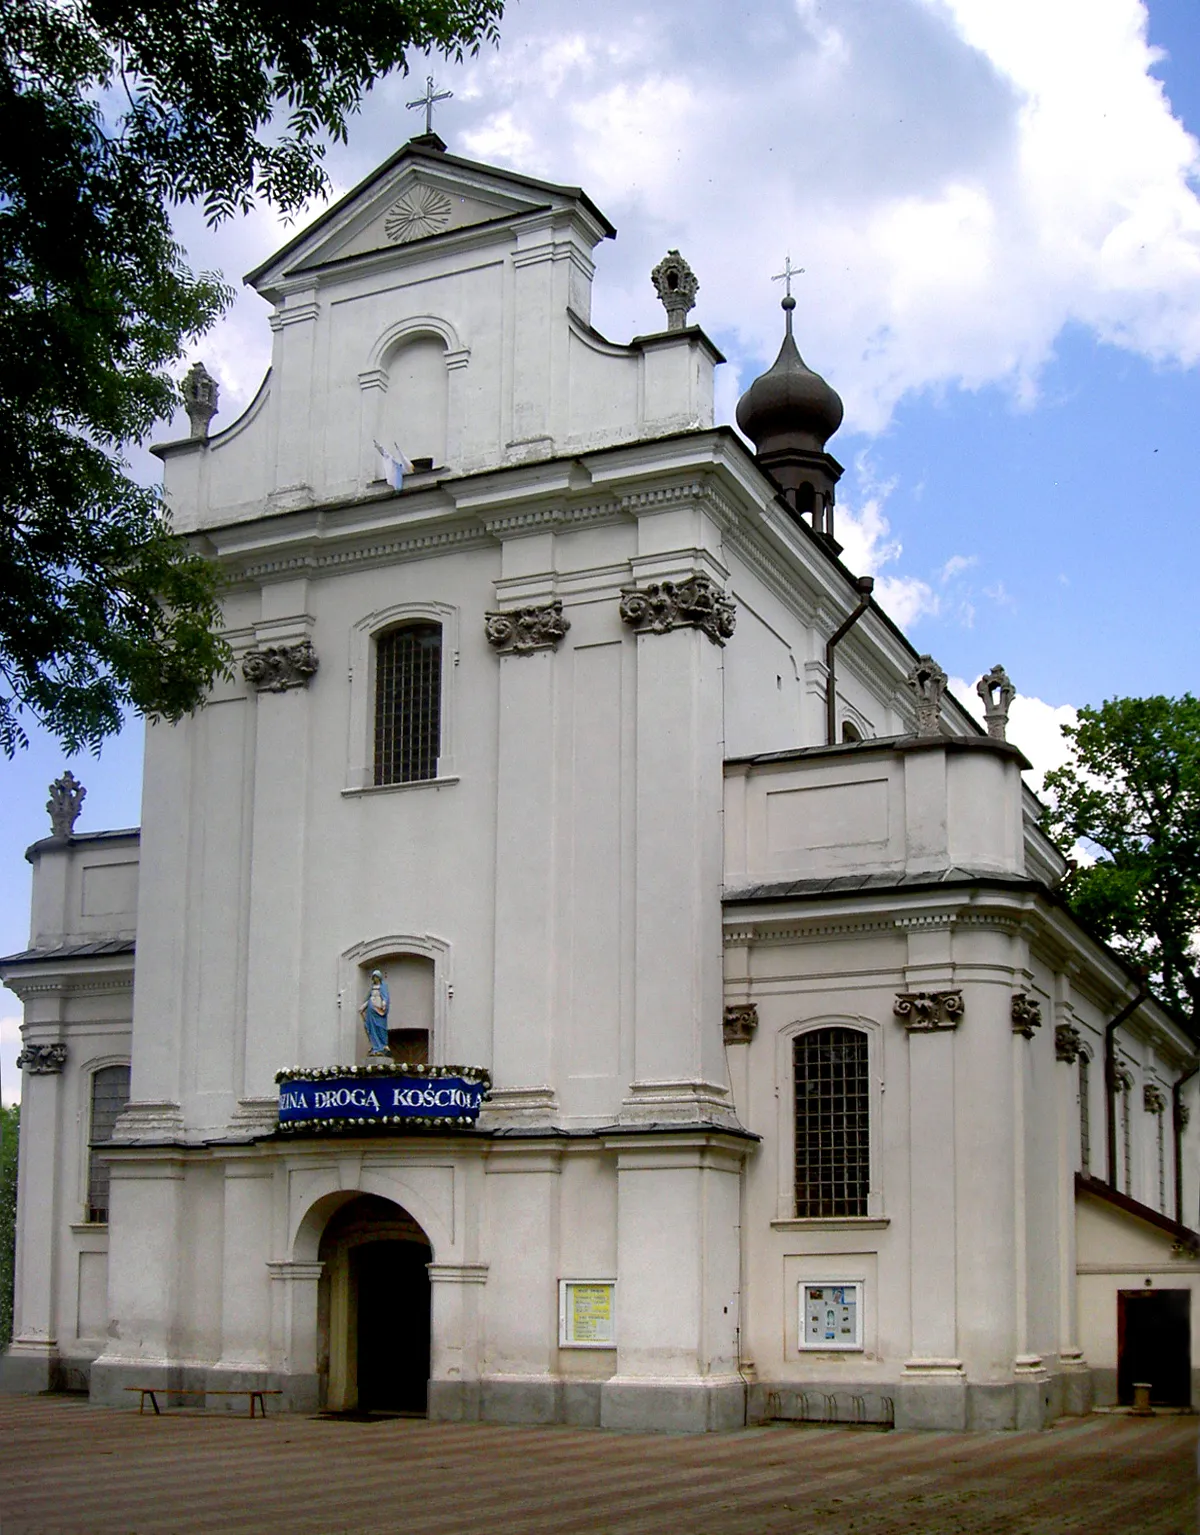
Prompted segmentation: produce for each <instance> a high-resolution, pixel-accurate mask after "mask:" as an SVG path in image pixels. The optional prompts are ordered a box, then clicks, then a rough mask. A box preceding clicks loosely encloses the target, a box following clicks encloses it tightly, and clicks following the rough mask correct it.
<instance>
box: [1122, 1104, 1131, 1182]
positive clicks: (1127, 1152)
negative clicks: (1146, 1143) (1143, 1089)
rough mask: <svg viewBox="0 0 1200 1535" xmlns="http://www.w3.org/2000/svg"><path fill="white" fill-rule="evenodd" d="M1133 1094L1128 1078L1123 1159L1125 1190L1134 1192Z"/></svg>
mask: <svg viewBox="0 0 1200 1535" xmlns="http://www.w3.org/2000/svg"><path fill="white" fill-rule="evenodd" d="M1131 1095H1132V1084H1131V1083H1130V1082H1129V1080H1128V1078H1126V1080H1125V1081H1123V1082H1122V1083H1121V1150H1122V1153H1123V1156H1122V1160H1123V1162H1124V1164H1125V1192H1126V1193H1127V1194H1129V1195H1132V1193H1133V1140H1132V1131H1133V1127H1132V1125H1131V1124H1130V1119H1131V1115H1130V1112H1129V1100H1130V1097H1131Z"/></svg>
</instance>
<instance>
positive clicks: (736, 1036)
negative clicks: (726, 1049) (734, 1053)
mask: <svg viewBox="0 0 1200 1535" xmlns="http://www.w3.org/2000/svg"><path fill="white" fill-rule="evenodd" d="M757 1029H758V1005H757V1004H756V1003H754V1002H733V1003H730V1004H729V1006H727V1007H726V1009H725V1043H726V1044H727V1045H748V1044H749V1043H750V1041H751V1040H752V1039H753V1038H754V1035H755V1033H756V1031H757Z"/></svg>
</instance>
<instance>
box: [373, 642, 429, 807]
mask: <svg viewBox="0 0 1200 1535" xmlns="http://www.w3.org/2000/svg"><path fill="white" fill-rule="evenodd" d="M441 714H442V626H441V625H440V624H435V623H414V624H404V625H402V626H401V627H400V628H398V629H390V630H388V631H387V632H386V633H385V634H381V635H380V636H379V638H378V639H377V640H376V642H375V782H376V784H389V783H414V782H417V781H419V780H420V779H424V778H436V777H437V770H438V755H439V752H440V749H441V730H442V720H441Z"/></svg>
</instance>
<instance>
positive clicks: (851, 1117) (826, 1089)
mask: <svg viewBox="0 0 1200 1535" xmlns="http://www.w3.org/2000/svg"><path fill="white" fill-rule="evenodd" d="M792 1059H793V1068H794V1076H795V1092H796V1217H797V1219H800V1220H803V1219H805V1218H811V1217H817V1216H839V1215H866V1213H867V1195H868V1192H869V1190H870V1184H871V1158H870V1108H871V1104H870V1083H869V1079H868V1040H867V1036H866V1035H865V1034H864V1033H862V1032H860V1031H859V1030H858V1029H814V1030H812V1031H811V1032H809V1033H807V1034H798V1035H797V1036H796V1038H795V1040H794V1041H793V1044H792Z"/></svg>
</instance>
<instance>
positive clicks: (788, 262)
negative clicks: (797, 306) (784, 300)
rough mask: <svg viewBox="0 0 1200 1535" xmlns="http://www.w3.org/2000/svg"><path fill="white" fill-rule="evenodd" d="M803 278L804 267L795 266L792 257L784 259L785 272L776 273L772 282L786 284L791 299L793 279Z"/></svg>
mask: <svg viewBox="0 0 1200 1535" xmlns="http://www.w3.org/2000/svg"><path fill="white" fill-rule="evenodd" d="M803 276H804V268H803V267H802V266H793V265H792V258H791V256H785V257H784V258H783V271H782V272H776V273H775V275H774V276H773V277H772V278H771V281H772V282H781V283H784V284H785V285H786V287H785V292H786V295H787V297H788V298H791V296H792V278H793V277H803Z"/></svg>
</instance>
